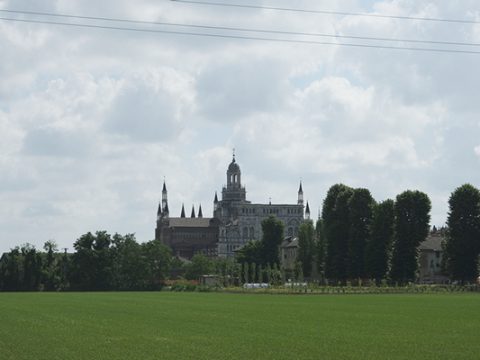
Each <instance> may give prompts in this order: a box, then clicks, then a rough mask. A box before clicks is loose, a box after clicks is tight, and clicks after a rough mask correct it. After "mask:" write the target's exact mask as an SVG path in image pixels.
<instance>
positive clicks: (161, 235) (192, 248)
mask: <svg viewBox="0 0 480 360" xmlns="http://www.w3.org/2000/svg"><path fill="white" fill-rule="evenodd" d="M218 229H219V221H218V219H214V218H204V217H203V214H202V207H201V205H200V207H199V210H198V217H196V216H195V209H194V208H193V207H192V213H191V215H190V218H187V217H185V208H184V207H183V205H182V212H181V214H180V217H170V214H169V209H168V199H167V187H166V185H165V182H164V183H163V190H162V201H161V203H160V204H159V205H158V211H157V227H156V229H155V239H157V240H160V241H161V242H162V243H164V244H165V245H168V246H170V248H171V249H172V253H173V255H174V256H177V257H179V258H184V259H191V258H192V257H193V255H195V254H203V255H205V256H208V257H215V256H217V243H218Z"/></svg>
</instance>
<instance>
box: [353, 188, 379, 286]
mask: <svg viewBox="0 0 480 360" xmlns="http://www.w3.org/2000/svg"><path fill="white" fill-rule="evenodd" d="M374 203H375V201H374V200H373V197H372V195H371V194H370V191H369V190H367V189H354V190H353V192H352V195H351V197H350V198H349V200H348V215H349V220H350V224H349V225H350V229H349V239H348V276H349V278H350V279H361V278H364V277H365V246H366V244H367V241H368V237H369V229H370V223H371V221H372V206H373V204H374Z"/></svg>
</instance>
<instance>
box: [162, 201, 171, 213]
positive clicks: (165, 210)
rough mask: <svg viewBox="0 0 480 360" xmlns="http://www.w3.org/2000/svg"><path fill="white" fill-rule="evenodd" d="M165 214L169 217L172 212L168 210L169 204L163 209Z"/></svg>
mask: <svg viewBox="0 0 480 360" xmlns="http://www.w3.org/2000/svg"><path fill="white" fill-rule="evenodd" d="M163 212H164V213H165V214H166V215H168V213H169V212H170V211H169V210H168V203H166V204H165V207H164V208H163Z"/></svg>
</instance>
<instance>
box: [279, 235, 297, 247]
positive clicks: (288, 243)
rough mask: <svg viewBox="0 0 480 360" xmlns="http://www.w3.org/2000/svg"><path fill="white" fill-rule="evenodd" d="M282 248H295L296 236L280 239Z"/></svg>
mask: <svg viewBox="0 0 480 360" xmlns="http://www.w3.org/2000/svg"><path fill="white" fill-rule="evenodd" d="M281 247H282V248H296V247H298V238H296V237H293V236H289V237H286V238H285V239H284V240H283V241H282V245H281Z"/></svg>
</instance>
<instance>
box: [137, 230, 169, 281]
mask: <svg viewBox="0 0 480 360" xmlns="http://www.w3.org/2000/svg"><path fill="white" fill-rule="evenodd" d="M141 246H142V255H143V257H144V258H145V260H146V262H147V273H146V277H147V279H148V282H147V284H148V288H150V289H159V288H161V287H162V284H163V280H164V279H165V278H166V276H167V275H168V273H169V271H170V267H171V264H172V250H171V249H170V248H169V247H168V246H166V245H164V244H162V243H161V242H160V241H159V240H151V241H148V242H146V243H143V244H142V245H141Z"/></svg>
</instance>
